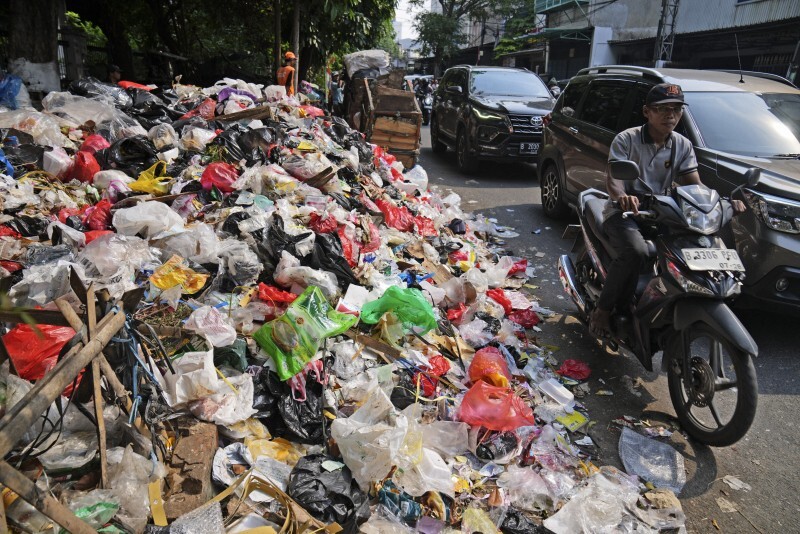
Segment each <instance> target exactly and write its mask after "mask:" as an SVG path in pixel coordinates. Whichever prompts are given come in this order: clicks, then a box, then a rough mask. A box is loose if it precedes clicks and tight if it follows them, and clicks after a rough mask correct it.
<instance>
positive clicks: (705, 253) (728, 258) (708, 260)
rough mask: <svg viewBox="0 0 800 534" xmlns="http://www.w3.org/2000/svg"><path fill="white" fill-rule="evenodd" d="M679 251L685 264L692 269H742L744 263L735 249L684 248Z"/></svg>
mask: <svg viewBox="0 0 800 534" xmlns="http://www.w3.org/2000/svg"><path fill="white" fill-rule="evenodd" d="M681 252H682V253H683V259H684V260H686V265H688V266H689V268H690V269H691V270H693V271H744V265H742V261H741V260H740V259H739V254H738V253H737V252H736V251H735V250H731V249H727V248H685V249H682V250H681Z"/></svg>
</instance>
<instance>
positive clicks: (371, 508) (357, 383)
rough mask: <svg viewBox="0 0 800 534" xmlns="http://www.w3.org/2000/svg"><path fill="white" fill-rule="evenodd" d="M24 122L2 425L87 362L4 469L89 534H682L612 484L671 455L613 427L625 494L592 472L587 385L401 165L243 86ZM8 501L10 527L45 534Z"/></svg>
mask: <svg viewBox="0 0 800 534" xmlns="http://www.w3.org/2000/svg"><path fill="white" fill-rule="evenodd" d="M42 105H43V108H44V109H43V111H35V110H33V109H32V108H29V107H25V106H23V107H20V108H19V109H16V110H9V111H2V112H0V141H2V148H3V153H4V157H6V158H7V159H8V162H9V164H8V165H7V166H6V167H5V172H4V173H3V174H0V190H1V191H2V193H3V195H2V205H3V214H2V215H1V216H0V254H2V257H0V277H2V278H3V280H4V283H5V284H6V286H5V287H7V288H8V306H5V304H4V307H6V308H9V309H11V310H13V311H14V313H18V315H19V316H20V317H21V319H20V321H21V324H20V325H18V326H14V327H13V328H8V329H6V334H5V335H4V336H3V341H4V344H5V348H6V349H7V352H8V354H9V357H10V358H9V360H8V361H7V363H4V364H3V365H2V366H1V367H0V384H1V385H2V390H3V392H4V395H2V396H0V398H2V399H3V406H2V407H3V409H4V413H5V414H7V417H4V419H3V420H2V421H0V426H1V427H2V428H3V429H5V428H6V427H7V425H8V424H9V420H11V419H12V415H13V414H14V413H16V412H15V405H16V404H17V402H18V401H19V400H20V399H23V398H25V399H28V398H29V397H26V395H29V396H35V394H36V391H37V390H32V388H33V387H34V386H33V384H34V383H36V382H38V381H46V380H48V378H47V377H48V376H49V375H48V373H50V375H52V374H56V373H57V372H61V370H62V369H63V368H65V367H66V366H67V364H68V363H69V361H70V360H71V359H74V353H76V352H78V351H79V350H83V349H81V347H90V346H92V347H94V346H96V345H98V344H100V345H102V347H101V348H102V358H100V357H99V356H95V358H96V360H95V363H96V362H99V364H100V365H98V366H96V365H95V363H92V364H91V365H88V366H86V369H87V371H85V372H83V373H82V374H80V375H79V376H76V377H74V379H72V378H70V380H69V383H67V384H64V387H63V388H59V389H58V391H56V392H54V396H58V393H61V395H60V396H58V399H56V400H55V401H54V402H53V403H52V404H51V405H50V406H49V407H48V406H47V405H44V406H43V407H42V408H43V411H44V413H43V414H42V416H41V417H40V418H39V419H37V420H36V421H35V423H34V424H33V426H32V427H31V428H28V429H26V430H25V432H24V433H23V434H21V435H19V436H16V435H15V436H13V438H14V441H15V443H13V444H9V448H8V450H7V451H5V452H8V453H9V455H7V456H6V458H7V460H9V463H10V464H11V463H12V461H13V465H14V466H16V467H21V468H22V469H24V471H25V473H26V474H27V475H29V476H30V477H32V478H31V480H29V482H30V484H32V485H35V488H37V491H39V492H42V494H47V495H52V496H54V497H56V498H57V499H58V500H59V501H60V502H62V503H65V504H66V505H67V506H68V508H69V510H71V511H73V512H75V514H77V515H78V517H79V518H80V519H81V520H82V521H83V522H85V523H88V524H89V525H91V527H92V528H94V529H97V530H101V529H102V531H103V532H137V533H140V532H165V531H169V532H184V531H185V532H189V531H197V532H199V531H203V532H239V531H243V530H246V529H247V528H256V527H264V528H265V529H273V531H274V532H302V531H306V530H313V531H320V532H321V531H326V532H330V533H334V532H339V531H343V532H348V533H351V532H352V533H355V532H359V531H362V532H381V533H386V532H437V533H438V532H442V533H447V532H459V531H461V532H484V533H488V532H497V531H498V530H501V531H502V532H538V531H544V528H545V527H546V528H547V529H550V530H551V531H553V532H578V531H580V530H584V531H587V532H588V531H598V530H604V529H605V530H613V529H615V528H617V527H621V526H624V527H625V528H629V529H635V528H636V527H637V526H639V527H640V528H645V526H647V527H648V528H667V527H665V525H669V528H679V527H680V526H682V519H681V514H678V513H677V512H675V513H673V515H669V514H667V513H663V514H660V513H659V510H663V509H668V510H673V509H674V508H675V507H674V506H670V507H665V506H658V503H657V502H656V500H655V499H650V500H649V501H648V500H647V499H646V498H645V497H642V492H643V491H645V486H644V484H642V483H641V481H639V479H637V477H636V476H635V475H639V476H640V477H641V478H642V479H643V480H645V481H649V482H653V483H655V484H656V486H658V487H666V488H670V489H672V490H673V491H676V492H677V491H680V488H681V486H682V485H683V480H682V479H681V476H683V469H682V458H681V457H680V455H678V454H677V453H676V452H675V451H674V449H671V448H670V447H669V446H668V445H665V444H663V443H658V442H652V443H651V440H648V439H647V438H646V437H644V436H641V435H639V434H637V433H636V432H633V431H630V429H629V428H627V426H628V425H629V424H630V425H631V426H635V425H634V423H633V422H628V421H627V419H623V421H625V426H626V428H623V434H622V439H621V441H620V455H621V457H622V458H623V462H624V463H625V465H626V469H627V470H628V472H629V474H625V473H622V472H620V471H618V470H616V469H613V468H610V467H600V468H598V467H597V466H596V465H595V464H594V463H593V462H594V461H596V458H595V457H594V456H593V455H594V452H593V451H594V450H595V443H594V442H593V440H592V439H591V438H590V437H589V436H587V435H585V432H587V428H589V427H591V424H592V423H590V417H589V414H588V412H587V411H586V408H585V407H584V406H583V405H582V404H581V403H580V401H579V400H576V399H580V398H582V397H585V396H586V395H588V394H589V388H588V385H587V384H586V383H585V382H583V381H585V380H586V379H587V378H588V377H589V376H590V373H591V370H590V369H589V367H588V365H586V364H585V363H584V362H581V361H578V360H571V359H570V360H567V361H564V362H563V363H561V364H560V366H559V363H558V361H557V360H556V359H555V358H554V357H553V355H552V351H553V348H552V347H548V346H546V345H544V344H542V343H541V341H540V339H539V335H538V332H540V331H541V328H540V327H544V328H545V329H546V325H543V324H542V323H541V321H542V319H543V318H547V317H551V316H553V312H552V311H551V310H548V309H547V308H544V307H542V306H540V305H539V303H538V302H537V299H536V298H535V296H534V295H533V293H532V291H533V290H535V289H536V286H534V285H531V284H528V283H527V282H528V280H530V279H531V278H532V277H533V276H534V275H535V269H534V267H533V266H532V265H530V264H529V262H528V260H527V259H526V258H522V257H517V256H514V255H513V254H512V253H510V252H509V251H508V250H507V249H506V248H505V242H504V239H509V238H513V237H516V236H517V235H518V234H517V233H516V232H515V231H514V230H513V229H510V228H507V227H502V226H499V225H498V224H497V221H496V220H493V219H487V218H486V217H484V216H480V215H476V214H471V213H469V212H465V211H463V210H462V207H461V204H462V201H461V198H460V197H459V196H458V195H457V194H455V193H452V192H450V193H445V192H443V191H440V190H438V189H437V188H436V187H432V188H429V187H428V178H427V174H425V173H424V170H423V169H422V168H421V167H420V166H418V165H417V166H415V167H413V168H411V169H407V168H405V167H404V166H403V164H402V163H401V162H400V161H398V159H397V158H396V157H395V156H394V155H393V154H391V153H390V152H387V151H385V150H384V149H383V148H381V147H379V146H375V145H371V144H369V143H367V142H366V141H365V138H364V136H363V135H362V134H361V133H360V132H358V131H356V130H353V129H352V128H350V126H349V125H348V124H347V123H346V122H345V121H344V120H342V119H340V118H336V117H331V116H328V115H327V114H326V112H325V111H324V110H322V109H320V108H317V107H315V106H313V105H311V103H309V102H308V101H307V100H306V99H305V97H304V96H303V95H302V94H300V95H297V96H296V97H286V96H285V94H282V93H281V91H280V90H278V89H276V88H274V87H263V86H260V85H256V84H250V83H247V82H245V81H242V80H234V79H228V78H226V79H223V80H220V81H219V82H218V83H217V84H216V85H214V86H212V87H207V88H201V87H196V86H192V85H183V84H180V83H176V84H175V85H173V86H172V87H167V88H156V89H141V88H136V87H134V88H130V89H127V90H124V89H121V88H119V87H116V86H108V85H105V84H102V83H101V82H98V81H96V80H91V79H87V80H81V81H80V82H78V83H75V84H73V86H72V87H71V88H70V91H69V92H56V93H51V94H49V95H47V96H46V97H45V99H44V101H43V102H42ZM470 182H471V181H468V182H467V183H470ZM475 202H476V201H472V200H470V201H468V203H475ZM547 229H549V227H548V228H547ZM535 256H536V257H538V258H542V257H544V256H545V253H543V252H537V253H536V254H535ZM9 313H11V312H9ZM31 315H32V316H35V317H37V318H45V319H46V318H52V317H55V316H57V318H56V320H55V322H56V324H55V325H46V324H45V323H42V324H40V325H39V326H38V327H37V328H36V329H34V328H33V327H32V326H30V325H29V324H25V323H26V317H28V318H29V317H30V316H31ZM62 315H63V317H62ZM112 321H119V325H121V326H118V328H117V329H116V330H115V331H114V332H111V333H109V334H108V335H107V336H105V337H103V338H102V339H103V340H104V342H101V341H99V340H98V337H99V334H98V333H97V331H101V332H106V331H105V330H103V329H102V328H103V327H105V326H106V325H108V324H109V323H111V322H112ZM27 322H30V321H27ZM84 322H85V324H84ZM114 324H116V323H114ZM67 325H69V326H67ZM537 325H538V326H537ZM38 336H41V337H38ZM96 336H98V337H96ZM95 341H97V343H94V342H95ZM99 350H100V349H98V352H99ZM67 355H68V356H67ZM87 361H88V360H87ZM54 367H55V369H56V371H53V372H51V370H52V369H53V368H54ZM100 367H102V377H104V378H103V379H101V373H100V371H99V370H98V369H100ZM95 368H97V369H95ZM556 368H557V371H556ZM76 373H77V370H76ZM42 383H44V382H42ZM595 394H596V395H603V394H612V393H611V392H610V391H607V390H598V391H595ZM103 402H105V408H104V409H103ZM98 405H99V406H100V410H99V411H98V409H97V408H98ZM98 414H99V415H98ZM628 432H630V433H628ZM659 435H667V434H659ZM643 440H646V441H643ZM665 448H666V449H669V450H670V451H672V453H669V454H668V452H669V451H666V449H665ZM54 451H56V452H57V454H56V453H54ZM731 478H732V477H731ZM737 480H738V479H737ZM726 483H728V484H729V485H730V484H731V482H730V481H729V480H726ZM741 484H743V483H741ZM744 486H746V485H743V486H742V487H743V488H744ZM748 488H749V487H748ZM12 489H14V488H12ZM18 493H20V495H22V496H23V497H25V495H24V493H23V492H21V491H20V492H18ZM14 498H15V497H13V496H12V497H10V498H9V499H7V501H8V500H11V501H13V502H14V503H15V504H13V505H12V506H13V508H12V507H11V506H9V507H8V509H7V515H8V518H9V520H10V522H11V523H12V524H14V525H16V526H18V527H19V528H24V529H29V530H30V529H39V530H44V529H45V527H47V526H48V525H50V526H52V525H53V521H51V519H48V518H46V517H45V516H44V515H42V514H41V513H39V512H37V511H36V510H35V509H34V508H32V507H30V506H28V505H27V504H25V503H24V501H23V499H22V498H16V500H14ZM604 510H605V511H604ZM65 513H66V512H65ZM670 513H672V512H670ZM52 519H55V520H57V521H59V522H61V524H62V525H64V523H63V521H64V516H63V515H59V517H57V518H56V517H53V518H52ZM70 520H71V521H74V518H73V519H70ZM264 531H265V532H269V530H264Z"/></svg>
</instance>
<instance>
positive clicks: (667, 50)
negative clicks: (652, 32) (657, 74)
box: [653, 0, 679, 67]
mask: <svg viewBox="0 0 800 534" xmlns="http://www.w3.org/2000/svg"><path fill="white" fill-rule="evenodd" d="M678 2H679V0H661V19H660V20H659V21H658V34H656V46H655V50H654V51H653V64H654V65H655V66H656V67H663V66H664V65H665V64H666V63H669V62H670V61H672V47H673V45H674V44H675V21H676V19H677V18H678Z"/></svg>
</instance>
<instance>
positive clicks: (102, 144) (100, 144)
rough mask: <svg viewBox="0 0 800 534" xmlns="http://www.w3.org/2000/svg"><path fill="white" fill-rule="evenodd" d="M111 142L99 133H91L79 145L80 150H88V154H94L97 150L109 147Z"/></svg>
mask: <svg viewBox="0 0 800 534" xmlns="http://www.w3.org/2000/svg"><path fill="white" fill-rule="evenodd" d="M110 146H111V144H110V143H109V142H108V141H106V138H105V137H103V136H102V135H99V134H92V135H90V136H89V137H87V138H86V140H85V141H84V142H83V144H82V145H81V149H80V151H81V152H88V153H89V154H92V155H93V154H94V153H95V152H97V151H98V150H103V149H104V148H108V147H110Z"/></svg>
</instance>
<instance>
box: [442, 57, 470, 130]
mask: <svg viewBox="0 0 800 534" xmlns="http://www.w3.org/2000/svg"><path fill="white" fill-rule="evenodd" d="M450 87H460V88H461V93H460V94H456V93H453V92H451V91H449V90H448V89H449V88H450ZM466 90H467V72H466V71H465V70H464V69H452V79H451V80H450V83H449V84H448V86H447V87H446V88H445V91H444V93H443V94H442V102H443V104H442V108H443V109H444V114H443V115H442V117H441V118H440V122H439V128H440V129H441V130H442V131H443V132H444V133H445V134H446V135H447V136H448V137H452V138H454V139H455V136H456V128H457V127H458V113H459V109H460V108H461V105H462V103H463V102H464V101H465V99H466V96H465V91H466Z"/></svg>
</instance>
